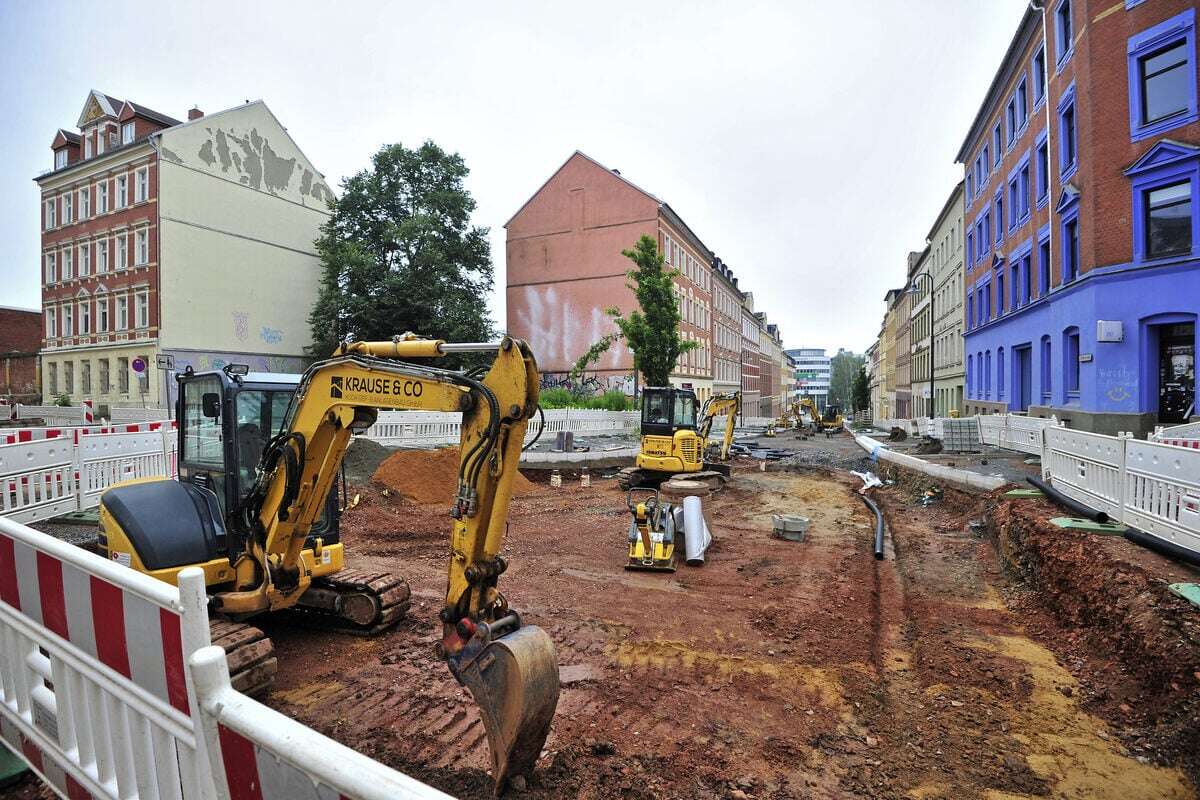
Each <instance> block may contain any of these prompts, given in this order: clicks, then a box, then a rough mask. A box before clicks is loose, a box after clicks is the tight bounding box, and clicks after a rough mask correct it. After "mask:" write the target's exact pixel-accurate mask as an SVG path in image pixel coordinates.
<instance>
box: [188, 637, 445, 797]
mask: <svg viewBox="0 0 1200 800" xmlns="http://www.w3.org/2000/svg"><path fill="white" fill-rule="evenodd" d="M191 670H192V679H193V681H194V682H195V687H196V699H197V702H198V703H199V706H200V707H199V716H200V724H201V727H202V728H203V731H204V739H205V749H206V750H207V752H208V757H209V761H210V763H211V772H212V774H213V778H214V781H215V783H216V789H217V796H218V797H220V798H221V800H334V799H335V798H355V800H406V798H413V800H449V797H450V796H449V795H446V794H443V793H442V792H439V791H438V790H437V789H434V788H433V787H431V786H427V785H425V784H423V783H421V782H420V781H418V780H416V779H414V778H410V777H409V776H407V775H404V774H402V773H400V772H397V771H396V770H394V769H391V768H390V767H386V766H384V765H383V764H380V763H379V762H378V761H374V760H372V759H370V758H368V757H366V756H364V755H363V754H361V753H358V752H355V751H354V750H351V749H350V748H348V747H345V746H343V745H340V744H338V743H337V742H335V741H333V740H332V739H328V738H326V737H324V736H322V735H321V734H319V733H317V732H316V731H314V730H312V729H310V728H306V727H305V726H303V725H301V724H300V723H299V722H296V721H295V720H293V719H289V718H288V717H285V716H284V715H282V714H280V713H279V712H277V711H273V710H272V709H269V708H267V707H266V706H264V705H262V704H261V703H259V702H257V701H255V700H252V699H251V698H249V697H246V696H245V695H243V694H239V693H238V692H236V691H234V689H233V687H232V686H230V684H229V667H228V664H227V662H226V660H225V651H224V650H222V649H221V648H219V647H206V648H204V649H203V650H200V651H198V652H197V653H196V654H195V655H194V656H192V658H191Z"/></svg>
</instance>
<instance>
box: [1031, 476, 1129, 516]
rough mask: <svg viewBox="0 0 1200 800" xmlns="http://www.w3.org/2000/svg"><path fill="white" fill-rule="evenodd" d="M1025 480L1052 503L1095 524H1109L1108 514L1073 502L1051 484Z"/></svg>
mask: <svg viewBox="0 0 1200 800" xmlns="http://www.w3.org/2000/svg"><path fill="white" fill-rule="evenodd" d="M1025 480H1027V481H1029V483H1030V484H1031V485H1032V486H1033V487H1034V488H1035V489H1038V490H1039V491H1041V493H1042V494H1044V495H1046V497H1049V498H1050V499H1051V500H1052V501H1054V502H1055V503H1057V504H1058V505H1060V506H1062V507H1063V508H1065V509H1067V510H1068V511H1072V512H1074V513H1075V515H1076V516H1080V517H1084V518H1086V519H1090V520H1092V521H1093V522H1108V519H1109V518H1108V513H1107V512H1105V511H1096V510H1094V509H1091V508H1088V507H1087V506H1085V505H1084V504H1083V503H1080V502H1077V501H1075V500H1072V499H1071V498H1069V497H1067V496H1066V495H1065V494H1063V493H1062V492H1060V491H1058V490H1057V489H1055V488H1053V487H1051V486H1050V484H1048V483H1043V482H1042V481H1039V480H1038V479H1037V478H1032V477H1026V478H1025Z"/></svg>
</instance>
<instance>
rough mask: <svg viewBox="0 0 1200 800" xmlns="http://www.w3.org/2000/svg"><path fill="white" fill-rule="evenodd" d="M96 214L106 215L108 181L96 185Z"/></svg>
mask: <svg viewBox="0 0 1200 800" xmlns="http://www.w3.org/2000/svg"><path fill="white" fill-rule="evenodd" d="M96 213H97V214H107V213H108V181H106V180H105V181H100V183H98V184H96Z"/></svg>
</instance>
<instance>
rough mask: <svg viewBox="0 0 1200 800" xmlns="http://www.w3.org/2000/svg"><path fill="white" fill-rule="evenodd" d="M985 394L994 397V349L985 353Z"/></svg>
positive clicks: (988, 397)
mask: <svg viewBox="0 0 1200 800" xmlns="http://www.w3.org/2000/svg"><path fill="white" fill-rule="evenodd" d="M983 396H984V397H985V398H987V399H989V400H990V399H991V398H992V351H991V350H988V351H987V352H985V353H984V354H983Z"/></svg>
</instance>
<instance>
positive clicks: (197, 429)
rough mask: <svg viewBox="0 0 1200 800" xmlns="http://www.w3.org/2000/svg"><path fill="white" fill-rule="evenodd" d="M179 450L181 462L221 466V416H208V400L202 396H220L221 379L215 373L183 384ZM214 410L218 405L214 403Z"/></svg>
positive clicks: (222, 463)
mask: <svg viewBox="0 0 1200 800" xmlns="http://www.w3.org/2000/svg"><path fill="white" fill-rule="evenodd" d="M183 389H184V391H183V414H182V415H181V416H182V419H181V420H180V422H181V424H182V425H183V452H182V453H181V454H180V460H181V461H187V462H188V463H191V464H195V465H197V466H205V467H215V468H217V469H224V467H225V453H224V450H223V448H222V446H221V417H220V415H219V413H218V415H217V416H210V415H209V414H207V413H205V412H206V411H210V412H211V410H212V409H211V405H212V401H211V400H210V401H208V402H207V403H206V402H205V399H204V398H205V397H206V396H211V395H214V394H215V395H216V396H217V397H218V398H219V397H220V396H221V379H220V378H217V377H216V376H213V377H205V378H197V379H196V380H193V381H190V382H188V383H186V384H185V385H184V387H183ZM217 410H218V412H219V411H220V405H219V404H218V406H217Z"/></svg>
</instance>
